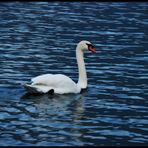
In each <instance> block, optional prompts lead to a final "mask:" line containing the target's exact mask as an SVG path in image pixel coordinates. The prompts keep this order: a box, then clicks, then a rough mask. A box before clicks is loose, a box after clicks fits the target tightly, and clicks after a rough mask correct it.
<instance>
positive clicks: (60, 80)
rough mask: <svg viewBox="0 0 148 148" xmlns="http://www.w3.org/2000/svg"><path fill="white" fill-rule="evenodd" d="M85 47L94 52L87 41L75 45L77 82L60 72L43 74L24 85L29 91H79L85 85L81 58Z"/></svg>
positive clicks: (85, 75) (84, 73) (62, 92)
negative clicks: (77, 71)
mask: <svg viewBox="0 0 148 148" xmlns="http://www.w3.org/2000/svg"><path fill="white" fill-rule="evenodd" d="M85 49H88V50H91V51H92V52H95V48H94V47H93V46H92V44H91V43H90V42H88V41H81V42H80V43H79V44H78V45H77V48H76V58H77V63H78V70H79V80H78V83H75V82H74V81H73V80H72V79H71V78H69V77H67V76H65V75H62V74H54V75H53V74H43V75H40V76H37V77H35V78H33V79H31V81H32V84H30V85H29V84H25V85H24V87H25V88H26V90H27V91H28V92H29V93H48V92H50V91H51V90H52V91H53V92H54V93H56V94H66V93H80V91H81V89H84V88H86V87H87V74H86V69H85V63H84V58H83V50H85Z"/></svg>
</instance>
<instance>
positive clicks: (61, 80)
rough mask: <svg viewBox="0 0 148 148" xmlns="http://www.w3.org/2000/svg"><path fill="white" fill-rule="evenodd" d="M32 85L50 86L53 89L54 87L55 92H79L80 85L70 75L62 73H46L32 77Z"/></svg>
mask: <svg viewBox="0 0 148 148" xmlns="http://www.w3.org/2000/svg"><path fill="white" fill-rule="evenodd" d="M32 82H33V83H32V84H31V85H38V86H39V85H42V86H48V87H50V88H51V89H54V91H55V93H59V94H62V93H68V92H69V93H70V92H74V93H77V92H78V91H79V90H78V87H77V84H76V83H75V82H74V81H73V80H72V79H71V78H69V77H67V76H65V75H62V74H56V75H53V74H44V75H40V76H37V77H35V78H33V79H32Z"/></svg>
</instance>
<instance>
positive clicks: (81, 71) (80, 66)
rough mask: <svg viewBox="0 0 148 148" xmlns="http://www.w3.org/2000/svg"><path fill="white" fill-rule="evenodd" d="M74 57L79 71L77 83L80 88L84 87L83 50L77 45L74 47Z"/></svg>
mask: <svg viewBox="0 0 148 148" xmlns="http://www.w3.org/2000/svg"><path fill="white" fill-rule="evenodd" d="M76 58H77V63H78V72H79V79H78V83H77V85H78V86H79V87H80V88H86V87H87V74H86V69H85V63H84V57H83V52H82V50H81V49H80V47H79V46H77V48H76Z"/></svg>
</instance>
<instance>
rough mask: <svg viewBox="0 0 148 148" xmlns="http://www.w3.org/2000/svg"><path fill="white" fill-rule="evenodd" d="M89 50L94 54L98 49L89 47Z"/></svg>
mask: <svg viewBox="0 0 148 148" xmlns="http://www.w3.org/2000/svg"><path fill="white" fill-rule="evenodd" d="M88 50H90V51H91V52H92V53H96V48H95V47H91V46H89V48H88Z"/></svg>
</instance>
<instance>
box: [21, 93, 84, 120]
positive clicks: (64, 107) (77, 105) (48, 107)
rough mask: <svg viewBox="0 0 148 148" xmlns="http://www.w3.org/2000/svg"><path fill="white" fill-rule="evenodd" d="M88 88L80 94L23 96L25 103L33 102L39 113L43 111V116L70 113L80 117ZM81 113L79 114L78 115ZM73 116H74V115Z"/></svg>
mask: <svg viewBox="0 0 148 148" xmlns="http://www.w3.org/2000/svg"><path fill="white" fill-rule="evenodd" d="M85 95H86V90H83V91H82V92H81V93H80V94H65V95H58V94H54V95H50V94H28V93H26V94H24V95H23V96H22V97H21V100H22V101H23V103H27V102H28V103H29V102H30V103H31V105H33V106H35V108H36V110H37V112H38V113H40V115H41V113H42V115H43V116H47V115H48V116H49V115H54V116H55V114H56V115H57V116H61V115H63V116H67V115H68V114H69V115H71V114H73V115H74V114H75V115H76V116H75V115H74V116H75V117H76V118H80V114H83V112H84V110H85V107H84V96H85ZM78 114H79V115H78ZM74 116H73V117H74Z"/></svg>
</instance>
